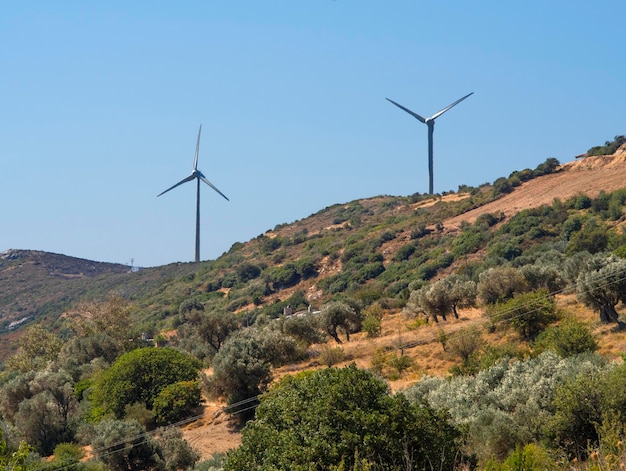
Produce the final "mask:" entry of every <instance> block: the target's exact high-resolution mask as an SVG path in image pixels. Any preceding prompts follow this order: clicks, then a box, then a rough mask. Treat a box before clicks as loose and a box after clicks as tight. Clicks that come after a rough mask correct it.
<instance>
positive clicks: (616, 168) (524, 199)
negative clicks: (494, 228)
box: [444, 146, 626, 228]
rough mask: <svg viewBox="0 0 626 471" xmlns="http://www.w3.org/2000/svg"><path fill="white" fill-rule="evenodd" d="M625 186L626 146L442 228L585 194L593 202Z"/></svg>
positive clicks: (576, 164)
mask: <svg viewBox="0 0 626 471" xmlns="http://www.w3.org/2000/svg"><path fill="white" fill-rule="evenodd" d="M625 185H626V146H622V147H621V148H620V149H619V150H618V151H617V152H616V153H615V154H613V155H611V156H607V155H600V156H595V157H584V158H582V159H580V160H576V161H574V162H568V163H566V164H563V165H561V167H560V168H559V171H558V172H557V173H553V174H551V175H546V176H543V177H540V178H536V179H534V180H530V181H528V182H525V183H523V184H522V185H521V186H519V187H517V188H516V189H515V191H513V192H512V193H509V194H508V195H505V196H503V197H502V198H500V199H498V200H496V201H493V202H491V203H488V204H486V205H484V206H482V207H480V208H476V209H474V210H472V211H468V212H466V213H464V214H461V215H459V216H456V217H453V218H450V219H448V220H446V221H444V227H446V228H452V227H458V226H459V224H460V223H461V222H462V221H466V222H469V223H472V222H474V221H475V220H476V218H477V217H478V216H480V215H481V214H483V213H499V212H502V213H504V215H505V216H506V217H510V216H512V215H514V214H516V213H518V212H519V211H521V210H523V209H527V208H536V207H538V206H541V205H544V204H552V202H553V201H554V199H555V198H559V199H560V200H561V201H565V200H566V199H568V198H570V197H572V196H576V195H578V194H581V193H583V194H586V195H587V196H589V197H591V198H594V197H596V196H597V195H598V193H600V191H602V190H604V191H606V192H610V191H614V190H617V189H620V188H623V187H624V186H625Z"/></svg>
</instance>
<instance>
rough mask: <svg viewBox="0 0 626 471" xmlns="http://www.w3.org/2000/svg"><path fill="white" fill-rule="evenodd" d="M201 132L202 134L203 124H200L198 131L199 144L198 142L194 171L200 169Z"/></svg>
mask: <svg viewBox="0 0 626 471" xmlns="http://www.w3.org/2000/svg"><path fill="white" fill-rule="evenodd" d="M201 132H202V124H200V129H198V142H196V155H195V157H194V159H193V169H194V171H195V170H196V169H197V168H198V152H199V151H200V133H201Z"/></svg>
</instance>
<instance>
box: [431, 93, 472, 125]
mask: <svg viewBox="0 0 626 471" xmlns="http://www.w3.org/2000/svg"><path fill="white" fill-rule="evenodd" d="M473 94H474V92H472V93H468V94H467V95H465V96H464V97H463V98H459V99H458V100H457V101H455V102H454V103H452V104H451V105H448V106H446V107H445V108H444V109H443V110H441V111H437V112H436V113H435V114H434V115H433V116H432V117H431V118H430V119H437V118H438V117H439V116H441V115H442V114H444V113H445V112H446V111H448V110H449V109H450V108H452V107H453V106H456V105H458V104H459V103H461V102H462V101H463V100H465V99H466V98H467V97H468V96H470V95H473Z"/></svg>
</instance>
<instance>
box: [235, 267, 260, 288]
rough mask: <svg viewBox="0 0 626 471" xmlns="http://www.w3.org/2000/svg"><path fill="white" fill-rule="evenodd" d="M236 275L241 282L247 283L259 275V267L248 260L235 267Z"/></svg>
mask: <svg viewBox="0 0 626 471" xmlns="http://www.w3.org/2000/svg"><path fill="white" fill-rule="evenodd" d="M237 276H238V277H239V280H240V281H241V282H242V283H247V282H248V281H250V280H254V279H255V278H258V277H259V276H261V267H259V266H258V265H254V264H252V263H249V262H245V263H242V264H241V265H239V266H238V267H237Z"/></svg>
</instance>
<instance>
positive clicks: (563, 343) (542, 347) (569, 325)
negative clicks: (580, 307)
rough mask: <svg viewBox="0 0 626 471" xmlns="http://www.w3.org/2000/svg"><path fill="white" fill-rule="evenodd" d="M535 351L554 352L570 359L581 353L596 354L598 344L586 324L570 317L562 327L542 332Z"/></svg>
mask: <svg viewBox="0 0 626 471" xmlns="http://www.w3.org/2000/svg"><path fill="white" fill-rule="evenodd" d="M533 349H534V351H535V352H536V353H542V352H544V351H546V350H552V351H553V352H555V353H556V354H557V355H560V356H562V357H568V356H572V355H578V354H579V353H585V352H595V351H596V350H597V349H598V342H596V339H595V338H594V336H593V334H592V333H591V331H590V330H589V328H588V327H587V325H586V324H584V323H583V322H580V321H579V320H577V319H576V318H573V317H569V318H567V319H565V320H564V321H563V322H562V323H561V325H557V326H551V327H548V328H547V329H546V330H544V331H543V332H541V333H540V334H539V335H538V336H537V339H536V340H535V343H534V344H533Z"/></svg>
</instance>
